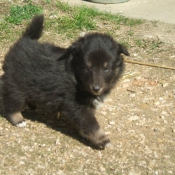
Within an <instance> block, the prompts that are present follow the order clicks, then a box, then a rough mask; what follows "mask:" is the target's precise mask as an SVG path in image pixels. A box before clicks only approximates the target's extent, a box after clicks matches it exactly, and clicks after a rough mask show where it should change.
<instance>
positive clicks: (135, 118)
mask: <svg viewBox="0 0 175 175" xmlns="http://www.w3.org/2000/svg"><path fill="white" fill-rule="evenodd" d="M138 119H139V117H138V116H137V115H133V116H131V117H130V118H129V119H128V120H130V121H133V120H138Z"/></svg>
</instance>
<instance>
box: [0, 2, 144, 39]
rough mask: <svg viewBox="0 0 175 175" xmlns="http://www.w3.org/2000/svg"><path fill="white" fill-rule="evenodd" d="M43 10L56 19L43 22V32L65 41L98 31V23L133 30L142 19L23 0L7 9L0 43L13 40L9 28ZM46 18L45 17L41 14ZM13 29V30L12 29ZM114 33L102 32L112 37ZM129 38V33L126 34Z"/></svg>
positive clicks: (66, 4)
mask: <svg viewBox="0 0 175 175" xmlns="http://www.w3.org/2000/svg"><path fill="white" fill-rule="evenodd" d="M45 8H46V9H47V10H48V11H49V13H50V15H56V16H57V18H49V19H46V20H45V29H46V30H49V31H52V32H54V33H58V34H62V35H63V34H64V35H66V36H67V37H68V38H75V37H76V36H77V34H78V33H80V32H81V31H94V30H95V31H98V30H99V23H100V25H101V24H103V22H106V23H108V24H110V23H111V24H112V25H113V26H114V25H115V26H114V27H115V30H119V29H120V26H121V25H126V26H129V27H133V26H136V25H140V24H142V23H143V22H144V21H143V20H137V19H131V18H126V17H124V16H122V15H120V14H117V15H112V14H110V13H107V12H100V11H99V10H98V9H96V8H89V7H87V6H70V5H69V4H68V3H62V2H60V1H56V2H55V1H54V2H53V1H51V0H43V1H40V2H38V3H36V2H35V3H34V1H32V0H24V1H23V3H22V5H17V6H11V7H10V11H9V14H7V17H6V18H5V20H3V21H1V22H0V40H3V39H5V37H8V38H13V35H12V33H13V31H14V30H15V29H14V27H13V25H19V24H25V25H26V23H25V22H23V21H26V20H29V19H31V18H32V17H33V16H34V15H36V14H40V13H42V12H43V9H45ZM45 16H46V18H47V17H48V16H49V15H48V14H47V15H45ZM16 28H17V27H16ZM115 30H107V31H105V30H104V31H103V32H106V33H108V34H111V35H112V34H113V33H114V31H115ZM129 35H132V31H131V32H130V33H129Z"/></svg>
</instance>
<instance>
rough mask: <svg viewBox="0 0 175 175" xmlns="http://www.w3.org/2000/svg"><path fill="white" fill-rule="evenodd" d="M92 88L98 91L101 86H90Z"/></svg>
mask: <svg viewBox="0 0 175 175" xmlns="http://www.w3.org/2000/svg"><path fill="white" fill-rule="evenodd" d="M92 90H93V91H94V92H99V91H100V90H101V87H100V86H98V85H96V86H92Z"/></svg>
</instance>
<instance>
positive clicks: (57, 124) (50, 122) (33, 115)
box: [22, 106, 99, 150]
mask: <svg viewBox="0 0 175 175" xmlns="http://www.w3.org/2000/svg"><path fill="white" fill-rule="evenodd" d="M42 108H43V107H42V106H40V107H39V109H38V111H37V112H35V111H32V110H30V109H26V110H24V111H23V112H22V114H23V116H24V118H25V119H28V120H31V121H37V122H39V123H43V124H45V125H46V126H47V127H49V128H52V129H54V130H56V131H58V132H61V133H63V134H64V135H66V136H68V137H72V138H73V139H76V140H78V141H79V142H81V143H83V144H84V145H86V146H90V147H91V148H92V149H97V150H99V148H97V147H96V146H94V145H93V144H91V143H90V142H89V141H88V140H87V139H84V138H83V137H81V136H80V135H79V133H78V130H77V128H76V127H74V126H73V125H72V124H71V123H70V122H69V121H67V120H66V118H65V117H64V116H60V117H59V119H58V118H57V113H56V112H55V111H51V110H46V109H45V110H42Z"/></svg>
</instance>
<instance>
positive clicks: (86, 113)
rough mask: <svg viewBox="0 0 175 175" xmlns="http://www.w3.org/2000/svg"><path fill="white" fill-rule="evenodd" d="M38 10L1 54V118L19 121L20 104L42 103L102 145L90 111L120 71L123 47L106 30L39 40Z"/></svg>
mask: <svg viewBox="0 0 175 175" xmlns="http://www.w3.org/2000/svg"><path fill="white" fill-rule="evenodd" d="M43 20H44V17H43V15H40V16H36V17H34V18H33V20H32V22H31V23H30V25H29V26H28V27H27V29H26V30H25V32H24V33H23V34H22V37H21V38H20V39H19V40H18V41H17V42H16V43H15V44H14V45H13V46H12V47H11V48H10V50H9V52H8V53H7V54H6V56H5V60H4V64H3V70H4V74H3V76H2V81H3V105H4V110H5V112H6V117H7V119H8V120H9V121H10V122H11V123H12V124H13V125H15V126H25V121H24V118H23V116H22V114H21V111H22V110H23V107H24V105H25V104H28V105H29V106H30V107H32V108H35V105H36V104H44V105H45V106H50V107H52V108H53V109H56V110H57V111H58V112H61V113H62V114H63V115H64V116H65V117H66V118H67V120H69V121H70V122H71V123H72V124H73V125H75V126H76V127H77V128H78V131H79V133H80V134H81V135H82V136H83V137H85V138H87V139H88V140H90V142H92V143H93V144H94V145H95V146H97V147H99V148H102V149H103V148H105V147H106V146H107V145H108V144H109V143H110V140H109V138H108V137H107V136H106V135H105V133H104V132H103V130H102V129H101V128H100V126H99V124H98V122H97V120H96V118H95V116H94V113H95V109H96V104H98V103H99V102H102V101H103V99H104V97H105V96H106V95H107V94H108V93H109V92H110V90H111V88H112V87H113V86H114V85H115V83H116V82H117V80H118V79H119V77H120V76H121V74H122V72H123V68H124V65H123V59H122V57H121V54H125V55H129V53H128V51H127V50H126V48H125V47H124V46H122V45H121V44H119V43H117V42H116V41H114V39H113V38H112V37H111V36H109V35H106V34H100V33H94V34H88V35H85V36H84V37H81V38H79V39H77V40H76V41H75V42H73V43H72V44H71V45H70V47H68V48H66V49H65V48H61V47H57V46H54V45H53V44H49V43H39V42H38V39H39V38H40V36H41V33H42V30H43Z"/></svg>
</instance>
